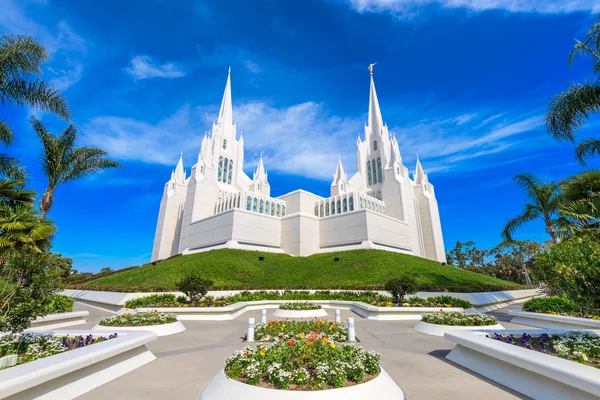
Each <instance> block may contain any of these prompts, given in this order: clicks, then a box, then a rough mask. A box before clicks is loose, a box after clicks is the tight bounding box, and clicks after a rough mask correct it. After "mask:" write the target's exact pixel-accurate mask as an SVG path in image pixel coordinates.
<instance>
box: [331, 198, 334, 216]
mask: <svg viewBox="0 0 600 400" xmlns="http://www.w3.org/2000/svg"><path fill="white" fill-rule="evenodd" d="M331 215H335V200H331Z"/></svg>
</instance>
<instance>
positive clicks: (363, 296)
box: [125, 291, 471, 308]
mask: <svg viewBox="0 0 600 400" xmlns="http://www.w3.org/2000/svg"><path fill="white" fill-rule="evenodd" d="M260 300H306V301H314V300H342V301H360V302H363V303H366V304H370V305H374V306H377V307H436V308H446V307H460V308H470V307H471V303H469V302H468V301H465V300H460V299H456V298H454V297H450V296H435V297H428V298H426V299H425V298H421V297H416V296H412V297H408V298H407V299H406V301H404V302H396V301H394V299H393V298H392V297H391V296H384V295H380V294H378V293H375V292H349V291H342V292H331V291H317V292H315V293H309V292H308V291H298V292H290V291H285V292H282V293H281V292H267V291H258V292H248V291H244V292H240V293H238V294H235V295H232V296H223V297H217V298H215V297H212V296H206V297H204V298H203V299H202V300H200V301H195V302H190V301H189V300H188V299H187V298H186V297H185V296H175V295H174V294H153V295H150V296H144V297H139V298H136V299H132V300H128V301H127V302H126V303H125V307H126V308H146V307H159V308H165V307H225V306H228V305H231V304H235V303H239V302H247V301H260Z"/></svg>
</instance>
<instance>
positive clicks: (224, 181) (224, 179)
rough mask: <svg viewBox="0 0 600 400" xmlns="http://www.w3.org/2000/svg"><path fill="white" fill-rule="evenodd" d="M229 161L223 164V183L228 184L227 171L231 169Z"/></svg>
mask: <svg viewBox="0 0 600 400" xmlns="http://www.w3.org/2000/svg"><path fill="white" fill-rule="evenodd" d="M228 163H229V160H228V159H227V158H225V162H224V163H223V183H227V169H228V167H229V164H228Z"/></svg>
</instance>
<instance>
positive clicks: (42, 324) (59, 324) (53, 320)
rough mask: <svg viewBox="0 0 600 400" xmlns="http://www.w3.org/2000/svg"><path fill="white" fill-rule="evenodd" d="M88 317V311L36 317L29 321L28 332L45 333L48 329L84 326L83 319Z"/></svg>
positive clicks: (84, 321)
mask: <svg viewBox="0 0 600 400" xmlns="http://www.w3.org/2000/svg"><path fill="white" fill-rule="evenodd" d="M88 315H90V313H89V311H73V312H66V313H57V314H48V315H45V316H43V317H37V318H36V319H34V320H33V321H31V326H30V327H29V329H27V330H28V331H45V330H49V329H59V328H65V327H67V326H73V325H81V324H85V323H86V322H87V321H86V320H85V317H87V316H88Z"/></svg>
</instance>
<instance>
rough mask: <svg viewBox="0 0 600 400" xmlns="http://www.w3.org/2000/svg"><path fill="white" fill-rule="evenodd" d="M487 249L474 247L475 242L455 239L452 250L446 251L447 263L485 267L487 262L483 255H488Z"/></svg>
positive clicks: (461, 266) (459, 266)
mask: <svg viewBox="0 0 600 400" xmlns="http://www.w3.org/2000/svg"><path fill="white" fill-rule="evenodd" d="M488 254H489V252H488V251H487V250H479V249H478V248H477V247H475V242H473V241H468V242H461V241H458V240H457V241H456V246H455V247H454V248H453V249H452V250H448V251H446V260H447V261H448V264H450V265H453V266H455V267H458V268H478V267H486V266H487V264H488V263H486V261H485V257H486V256H488Z"/></svg>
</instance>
